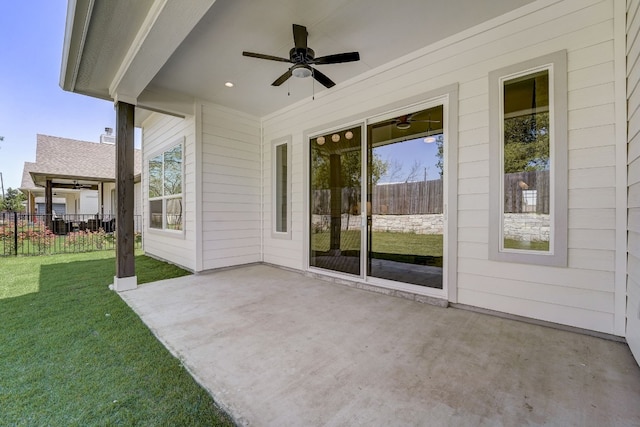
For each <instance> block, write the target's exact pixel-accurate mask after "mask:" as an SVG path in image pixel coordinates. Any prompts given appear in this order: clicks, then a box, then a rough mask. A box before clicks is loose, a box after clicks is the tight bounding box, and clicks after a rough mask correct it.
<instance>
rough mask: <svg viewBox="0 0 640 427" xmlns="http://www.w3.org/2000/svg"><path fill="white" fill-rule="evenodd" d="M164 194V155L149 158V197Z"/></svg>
mask: <svg viewBox="0 0 640 427" xmlns="http://www.w3.org/2000/svg"><path fill="white" fill-rule="evenodd" d="M161 196H162V155H160V156H158V157H154V158H153V159H151V160H149V198H154V197H161Z"/></svg>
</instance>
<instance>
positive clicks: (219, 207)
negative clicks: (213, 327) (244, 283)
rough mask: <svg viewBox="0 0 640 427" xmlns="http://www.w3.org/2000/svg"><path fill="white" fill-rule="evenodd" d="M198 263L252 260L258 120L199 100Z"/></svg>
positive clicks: (256, 253)
mask: <svg viewBox="0 0 640 427" xmlns="http://www.w3.org/2000/svg"><path fill="white" fill-rule="evenodd" d="M201 120H202V194H201V195H200V197H202V236H201V238H202V267H203V269H204V270H209V269H213V268H219V267H227V266H232V265H240V264H247V263H251V262H258V261H261V259H262V254H261V236H260V232H261V228H260V218H261V210H262V207H261V194H260V186H261V175H260V172H261V163H260V135H261V130H260V121H259V120H258V119H257V118H254V117H251V116H247V115H245V114H244V113H240V112H235V111H232V110H229V109H226V108H223V107H219V106H215V105H211V104H202V117H201Z"/></svg>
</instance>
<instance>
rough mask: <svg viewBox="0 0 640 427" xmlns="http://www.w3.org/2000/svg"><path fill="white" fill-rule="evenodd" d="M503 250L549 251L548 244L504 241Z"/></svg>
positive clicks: (512, 240)
mask: <svg viewBox="0 0 640 427" xmlns="http://www.w3.org/2000/svg"><path fill="white" fill-rule="evenodd" d="M504 248H505V249H521V250H525V251H545V252H548V251H549V242H548V241H546V242H544V241H524V240H514V239H504Z"/></svg>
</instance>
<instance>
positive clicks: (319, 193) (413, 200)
mask: <svg viewBox="0 0 640 427" xmlns="http://www.w3.org/2000/svg"><path fill="white" fill-rule="evenodd" d="M371 205H372V211H373V214H376V215H377V214H382V215H412V214H413V215H415V214H439V213H442V180H440V179H438V180H433V181H420V182H404V183H398V184H385V185H376V186H375V187H374V188H373V194H372V204H371ZM330 206H331V190H328V189H326V190H314V191H313V207H314V211H313V212H312V213H314V214H318V215H329V214H330V213H331V211H330ZM341 211H342V212H343V213H350V214H354V215H357V214H359V213H360V189H359V188H343V189H342V209H341Z"/></svg>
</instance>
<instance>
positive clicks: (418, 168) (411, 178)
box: [404, 160, 424, 183]
mask: <svg viewBox="0 0 640 427" xmlns="http://www.w3.org/2000/svg"><path fill="white" fill-rule="evenodd" d="M423 170H424V166H422V162H420V161H418V160H414V161H413V164H412V165H411V169H410V170H409V173H408V174H407V178H406V179H405V180H404V182H405V183H406V182H415V181H417V180H418V177H419V176H420V175H422V171H423Z"/></svg>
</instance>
